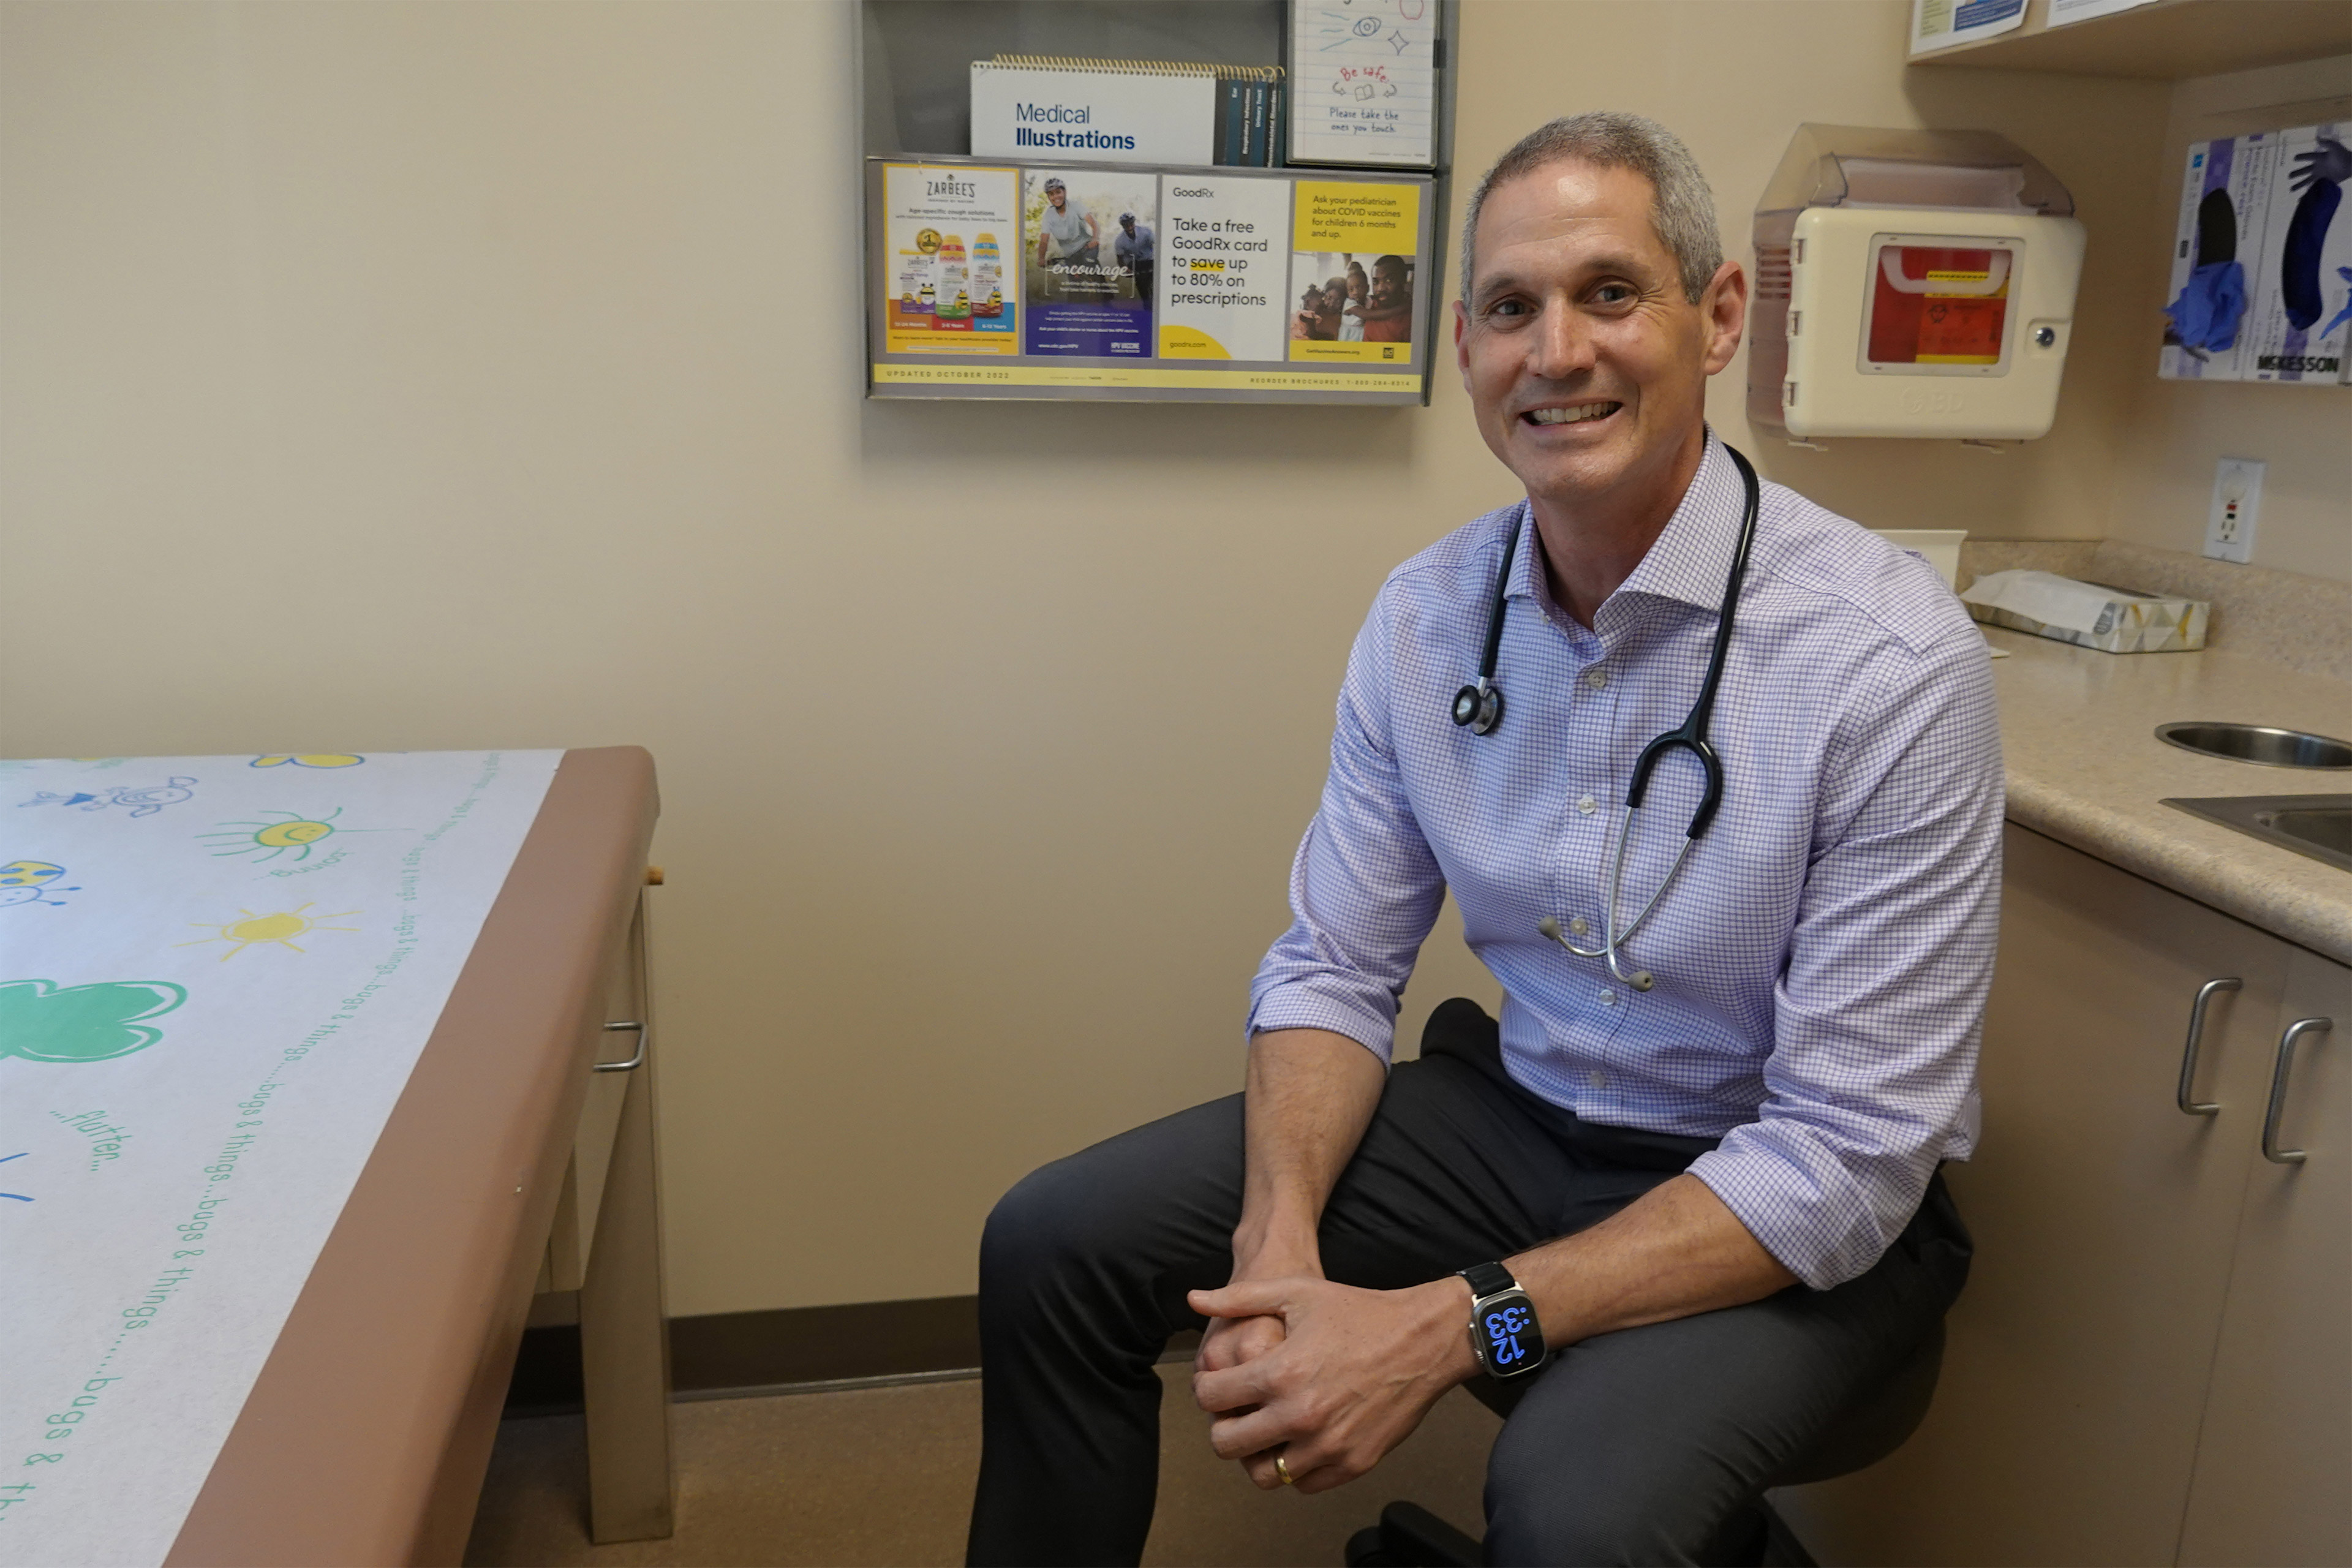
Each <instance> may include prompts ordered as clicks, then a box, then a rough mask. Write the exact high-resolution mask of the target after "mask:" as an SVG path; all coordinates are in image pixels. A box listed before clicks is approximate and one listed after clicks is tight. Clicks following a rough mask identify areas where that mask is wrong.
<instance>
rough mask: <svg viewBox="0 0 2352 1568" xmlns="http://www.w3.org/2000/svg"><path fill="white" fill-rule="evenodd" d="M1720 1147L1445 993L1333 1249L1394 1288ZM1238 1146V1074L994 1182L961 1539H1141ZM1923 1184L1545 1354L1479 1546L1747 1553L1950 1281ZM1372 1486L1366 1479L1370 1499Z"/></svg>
mask: <svg viewBox="0 0 2352 1568" xmlns="http://www.w3.org/2000/svg"><path fill="white" fill-rule="evenodd" d="M1713 1146H1714V1144H1713V1142H1712V1141H1711V1140H1707V1139H1701V1138H1681V1137H1674V1136H1671V1135H1668V1134H1664V1133H1656V1132H1643V1131H1635V1130H1633V1129H1628V1128H1622V1127H1604V1126H1601V1125H1598V1124H1596V1123H1591V1122H1586V1121H1579V1120H1578V1119H1577V1118H1576V1117H1575V1116H1574V1115H1573V1114H1571V1113H1570V1112H1568V1111H1565V1110H1559V1108H1557V1107H1555V1106H1552V1105H1549V1104H1548V1103H1546V1102H1545V1101H1543V1100H1538V1099H1537V1098H1536V1097H1535V1096H1533V1095H1531V1094H1528V1092H1527V1091H1526V1090H1524V1089H1520V1088H1519V1087H1518V1086H1517V1085H1516V1084H1514V1083H1513V1082H1511V1080H1510V1079H1509V1078H1508V1077H1507V1076H1506V1075H1505V1073H1504V1071H1503V1068H1502V1061H1501V1056H1500V1050H1499V1047H1498V1043H1497V1040H1496V1026H1495V1023H1494V1021H1493V1020H1492V1019H1490V1018H1488V1017H1487V1016H1486V1014H1485V1013H1484V1012H1482V1011H1481V1010H1480V1009H1479V1008H1478V1007H1477V1006H1476V1005H1475V1004H1472V1003H1469V1002H1465V1001H1461V1000H1458V999H1457V1000H1455V1001H1453V1002H1448V1003H1446V1004H1445V1005H1444V1006H1442V1007H1440V1008H1439V1009H1438V1010H1437V1012H1436V1013H1435V1014H1434V1015H1433V1016H1432V1017H1431V1019H1430V1023H1429V1028H1428V1031H1427V1032H1426V1034H1424V1036H1423V1042H1422V1057H1421V1059H1420V1060H1419V1061H1415V1062H1405V1063H1400V1064H1399V1065H1398V1066H1397V1068H1395V1070H1394V1071H1392V1072H1391V1074H1390V1075H1389V1080H1388V1086H1387V1088H1386V1089H1385V1090H1384V1091H1383V1092H1382V1094H1381V1102H1380V1108H1379V1110H1378V1111H1377V1112H1376V1113H1375V1114H1374V1116H1373V1118H1372V1121H1371V1125H1370V1127H1369V1128H1368V1129H1367V1130H1366V1131H1365V1133H1364V1138H1363V1142H1361V1143H1360V1145H1359V1146H1358V1148H1357V1151H1356V1154H1355V1157H1354V1159H1353V1160H1351V1161H1350V1162H1349V1165H1348V1168H1347V1170H1346V1172H1345V1173H1342V1174H1341V1176H1340V1178H1339V1184H1338V1185H1337V1186H1336V1187H1335V1188H1334V1189H1333V1191H1332V1194H1331V1200H1330V1203H1329V1205H1328V1206H1327V1207H1326V1209H1325V1210H1324V1215H1323V1224H1322V1230H1321V1233H1320V1239H1321V1244H1322V1252H1323V1266H1324V1270H1325V1272H1326V1273H1327V1274H1328V1276H1329V1277H1330V1278H1331V1279H1336V1280H1339V1281H1342V1282H1344V1283H1347V1284H1350V1285H1358V1286H1363V1287H1367V1288H1370V1289H1398V1288H1401V1287H1403V1286H1407V1285H1418V1284H1421V1283H1423V1282H1424V1281H1426V1280H1430V1279H1436V1278H1439V1277H1440V1276H1443V1275H1445V1274H1448V1273H1451V1272H1453V1271H1454V1270H1455V1269H1458V1268H1465V1267H1467V1266H1468V1265H1470V1264H1473V1263H1479V1262H1485V1261H1486V1260H1488V1259H1491V1258H1503V1257H1507V1256H1508V1255H1510V1254H1512V1253H1515V1252H1521V1251H1524V1250H1526V1249H1527V1248H1528V1247H1533V1246H1536V1245H1538V1243H1541V1242H1545V1241H1549V1240H1550V1239H1552V1238H1553V1237H1560V1236H1567V1235H1570V1234H1572V1233H1574V1232H1576V1231H1580V1230H1582V1229H1584V1228H1585V1227H1586V1226H1591V1225H1593V1224H1595V1223H1597V1222H1598V1221H1600V1220H1602V1219H1605V1218H1607V1217H1608V1216H1609V1215H1612V1214H1614V1213H1616V1212H1617V1211H1618V1210H1619V1209H1621V1208H1622V1207H1624V1206H1625V1205H1627V1204H1630V1203H1632V1202H1633V1200H1634V1199H1635V1198H1637V1197H1640V1196H1641V1195H1642V1194H1643V1193H1646V1192H1648V1191H1649V1190H1650V1189H1651V1188H1652V1187H1654V1186H1656V1185H1657V1184H1659V1183H1661V1182H1664V1181H1665V1180H1667V1179H1668V1178H1669V1177H1671V1176H1673V1175H1675V1174H1676V1173H1679V1172H1681V1171H1682V1170H1683V1169H1685V1167H1686V1166H1688V1165H1689V1163H1691V1162H1692V1161H1693V1160H1695V1159H1696V1158H1697V1157H1698V1156H1699V1155H1700V1154H1701V1153H1702V1152H1706V1150H1707V1149H1710V1148H1712V1147H1713ZM1242 1166H1243V1142H1242V1097H1241V1096H1239V1095H1234V1096H1232V1097H1231V1098H1228V1099H1225V1100H1213V1101H1212V1102H1210V1103H1209V1104H1207V1105H1202V1106H1196V1107H1194V1108H1193V1109H1192V1110H1186V1111H1181V1112H1179V1113H1178V1114H1176V1115H1174V1116H1171V1117H1168V1118H1166V1119H1164V1120H1162V1121H1155V1122H1151V1123H1150V1124H1149V1125H1147V1126H1143V1127H1139V1128H1137V1129H1136V1130H1135V1131H1131V1132H1127V1133H1122V1134H1121V1135H1120V1136H1118V1137H1117V1138H1113V1139H1110V1140H1109V1141H1108V1142H1102V1143H1098V1144H1097V1145H1095V1146H1094V1147H1093V1148H1091V1149H1087V1150H1085V1151H1083V1152H1079V1153H1076V1154H1073V1155H1071V1156H1070V1157H1069V1158H1068V1159H1066V1160H1059V1161H1056V1162H1055V1163H1053V1164H1050V1165H1047V1166H1045V1168H1043V1169H1042V1170H1039V1171H1036V1172H1034V1173H1032V1174H1030V1175H1029V1176H1028V1177H1026V1178H1024V1180H1023V1181H1022V1182H1021V1183H1020V1184H1018V1185H1017V1186H1015V1187H1014V1188H1013V1190H1012V1191H1011V1192H1010V1193H1008V1194H1005V1196H1004V1197H1003V1200H1002V1201H1000V1202H999V1203H998V1204H997V1205H996V1209H995V1212H994V1213H993V1214H992V1215H990V1216H989V1221H988V1227H987V1230H986V1233H985V1235H984V1236H983V1237H982V1242H981V1282H980V1322H981V1347H982V1351H981V1353H982V1427H983V1446H982V1458H981V1470H980V1485H979V1490H978V1495H977V1497H976V1498H975V1500H974V1501H973V1505H972V1519H971V1542H970V1548H969V1553H970V1561H971V1563H974V1564H1013V1563H1022V1564H1033V1565H1042V1564H1061V1563H1133V1562H1135V1561H1137V1560H1138V1558H1139V1557H1140V1555H1141V1554H1142V1551H1143V1543H1144V1537H1145V1536H1146V1534H1147V1533H1148V1532H1149V1531H1150V1527H1151V1510H1152V1502H1153V1498H1154V1494H1155V1492H1156V1490H1157V1487H1158V1480H1159V1466H1160V1422H1159V1409H1160V1379H1159V1377H1158V1375H1157V1374H1156V1373H1154V1372H1153V1371H1152V1367H1153V1363H1155V1362H1156V1361H1157V1359H1158V1357H1159V1355H1160V1351H1161V1350H1162V1348H1163V1347H1164V1346H1165V1345H1166V1344H1167V1342H1168V1339H1169V1336H1170V1335H1171V1334H1172V1333H1174V1332H1175V1331H1177V1330H1180V1329H1185V1328H1199V1327H1201V1326H1202V1319H1201V1318H1200V1317H1199V1316H1197V1315H1196V1314H1194V1313H1193V1312H1192V1310H1190V1309H1189V1308H1187V1307H1186V1306H1185V1304H1184V1293H1185V1292H1186V1291H1187V1290H1192V1289H1213V1288H1215V1287H1217V1286H1220V1285H1223V1284H1224V1283H1225V1282H1226V1280H1227V1279H1228V1278H1229V1277H1230V1275H1231V1273H1232V1269H1233V1255H1232V1238H1233V1230H1234V1225H1235V1224H1236V1223H1237V1222H1238V1221H1239V1219H1240V1215H1241V1205H1242ZM1941 1189H1942V1184H1941V1182H1940V1181H1938V1182H1937V1184H1935V1186H1934V1188H1932V1189H1931V1191H1930V1201H1929V1202H1927V1204H1925V1205H1922V1207H1921V1210H1920V1213H1919V1215H1917V1216H1916V1217H1915V1218H1914V1219H1913V1220H1912V1222H1911V1224H1910V1226H1909V1227H1908V1228H1907V1229H1906V1230H1905V1232H1904V1233H1903V1235H1902V1237H1900V1238H1899V1239H1898V1240H1897V1241H1896V1242H1895V1245H1894V1246H1893V1247H1890V1248H1888V1249H1887V1252H1886V1255H1885V1258H1882V1259H1881V1260H1880V1262H1879V1263H1878V1264H1877V1265H1876V1266H1875V1267H1874V1268H1872V1269H1871V1270H1870V1271H1869V1272H1868V1273H1866V1274H1864V1275H1863V1276H1862V1277H1861V1278H1860V1279H1853V1280H1850V1281H1848V1282H1847V1283H1845V1284H1843V1285H1841V1286H1839V1287H1838V1288H1836V1289H1833V1290H1825V1291H1816V1290H1810V1289H1805V1288H1804V1287H1802V1286H1795V1287H1791V1288H1790V1289H1787V1290H1783V1291H1781V1292H1780V1294H1778V1295H1776V1296H1772V1297H1769V1298H1767V1299H1766V1300H1761V1301H1755V1302H1750V1303H1749V1304H1748V1305H1747V1306H1744V1307H1735V1308H1731V1309H1728V1310H1724V1311H1719V1312H1706V1313H1702V1314H1700V1315H1698V1316H1696V1317H1691V1318H1683V1319H1679V1320H1676V1321H1674V1322H1669V1323H1654V1324H1650V1325H1648V1326H1646V1327H1643V1328H1638V1329H1626V1330H1622V1331H1619V1332H1616V1333H1611V1334H1601V1335H1596V1336H1594V1337H1593V1338H1591V1339H1589V1340H1585V1341H1582V1342H1580V1343H1577V1344H1574V1345H1570V1346H1568V1347H1567V1348H1566V1349H1564V1350H1562V1351H1560V1352H1559V1353H1558V1354H1557V1355H1555V1356H1554V1358H1553V1359H1552V1360H1551V1362H1550V1363H1549V1364H1548V1365H1546V1366H1545V1368H1544V1369H1543V1370H1542V1371H1541V1372H1539V1373H1535V1374H1534V1384H1533V1386H1532V1388H1530V1389H1529V1390H1528V1393H1527V1394H1526V1395H1525V1397H1524V1398H1522V1399H1521V1400H1520V1402H1519V1404H1518V1405H1517V1408H1516V1409H1515V1410H1514V1411H1513V1412H1512V1414H1511V1415H1510V1418H1509V1419H1508V1421H1507V1422H1506V1423H1505V1425H1504V1427H1503V1430H1502V1434H1501V1436H1499V1437H1497V1438H1496V1443H1495V1448H1494V1453H1493V1456H1492V1457H1491V1458H1490V1459H1489V1460H1488V1463H1487V1470H1486V1553H1487V1561H1488V1562H1490V1563H1576V1564H1583V1563H1710V1562H1735V1561H1738V1560H1739V1559H1740V1558H1741V1556H1742V1555H1743V1554H1745V1553H1746V1552H1748V1551H1750V1550H1752V1549H1753V1544H1754V1543H1753V1542H1751V1541H1749V1540H1748V1539H1746V1536H1747V1535H1748V1533H1749V1532H1750V1531H1751V1530H1752V1527H1753V1521H1754V1520H1755V1519H1756V1515H1755V1512H1754V1502H1755V1500H1756V1498H1757V1497H1758V1496H1759V1493H1760V1491H1761V1489H1763V1487H1764V1486H1765V1485H1766V1484H1768V1483H1769V1481H1770V1479H1772V1478H1773V1477H1774V1476H1776V1475H1779V1474H1781V1473H1783V1472H1785V1471H1786V1470H1787V1469H1788V1468H1790V1466H1791V1465H1792V1464H1794V1463H1795V1462H1797V1461H1798V1460H1800V1459H1801V1458H1802V1456H1803V1455H1804V1454H1805V1453H1806V1452H1807V1450H1808V1449H1809V1448H1810V1447H1811V1446H1812V1444H1813V1442H1814V1441H1815V1439H1816V1438H1817V1437H1818V1436H1820V1435H1821V1434H1822V1431H1823V1430H1824V1429H1825V1428H1826V1427H1828V1426H1830V1425H1831V1423H1832V1420H1833V1418H1834V1417H1835V1416H1836V1415H1837V1414H1838V1413H1839V1412H1840V1411H1841V1410H1843V1409H1844V1408H1845V1407H1846V1406H1847V1405H1849V1404H1850V1403H1851V1402H1852V1401H1853V1399H1854V1398H1855V1397H1856V1396H1857V1395H1858V1394H1861V1393H1863V1392H1864V1390H1866V1389H1867V1388H1869V1387H1870V1386H1871V1384H1873V1383H1874V1382H1875V1381H1876V1380H1878V1379H1880V1378H1883V1377H1884V1376H1885V1374H1886V1373H1888V1372H1889V1371H1891V1370H1892V1369H1893V1368H1895V1366H1897V1365H1898V1364H1900V1363H1901V1362H1902V1361H1903V1359H1904V1358H1905V1357H1906V1355H1907V1354H1908V1353H1909V1352H1911V1351H1912V1350H1913V1349H1915V1348H1916V1346H1917V1345H1918V1344H1919V1343H1920V1342H1921V1341H1922V1339H1923V1338H1924V1337H1925V1336H1926V1335H1927V1333H1928V1332H1930V1331H1932V1330H1933V1328H1934V1327H1935V1325H1936V1324H1937V1322H1938V1321H1940V1320H1941V1319H1942V1316H1943V1313H1944V1310H1945V1309H1946V1308H1947V1307H1948V1306H1949V1305H1950V1304H1951V1302H1952V1301H1953V1300H1954V1299H1955V1298H1956V1297H1958V1294H1959V1290H1960V1287H1961V1285H1962V1283H1963V1282H1964V1281H1965V1280H1966V1279H1967V1275H1968V1263H1969V1241H1968V1235H1967V1232H1966V1230H1965V1229H1964V1228H1963V1227H1962V1226H1960V1224H1959V1219H1958V1215H1957V1214H1956V1213H1955V1212H1954V1211H1953V1210H1952V1208H1951V1205H1950V1201H1949V1199H1948V1197H1947V1196H1946V1195H1945V1194H1943V1192H1942V1190H1941ZM1373 1474H1374V1476H1375V1477H1377V1475H1378V1474H1379V1472H1378V1471H1375V1472H1373ZM1361 1484H1362V1483H1359V1485H1361ZM1377 1484H1378V1483H1377V1481H1374V1482H1373V1485H1374V1486H1377ZM1384 1500H1386V1499H1385V1498H1384V1497H1383V1498H1374V1497H1371V1496H1369V1495H1368V1496H1367V1498H1366V1500H1365V1503H1366V1506H1365V1510H1364V1511H1365V1518H1366V1521H1367V1522H1369V1521H1370V1518H1371V1516H1372V1515H1373V1513H1375V1512H1376V1511H1377V1510H1378V1506H1379V1503H1380V1502H1381V1501H1384ZM1748 1560H1749V1561H1753V1559H1752V1558H1749V1559H1748Z"/></svg>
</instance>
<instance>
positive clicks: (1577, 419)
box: [1519, 399, 1625, 425]
mask: <svg viewBox="0 0 2352 1568" xmlns="http://www.w3.org/2000/svg"><path fill="white" fill-rule="evenodd" d="M1624 406H1625V405H1623V404H1622V403H1616V402H1612V401H1609V400H1607V399H1602V400H1601V401H1598V402H1593V403H1567V404H1559V405H1548V406H1546V407H1542V408H1530V409H1528V411H1527V412H1526V413H1524V414H1522V415H1520V416H1519V418H1520V419H1521V420H1522V421H1523V422H1525V423H1527V424H1529V425H1586V424H1591V423H1593V422H1595V421H1598V420H1601V419H1606V418H1608V417H1609V416H1611V415H1612V414H1614V413H1616V412H1617V411H1618V410H1619V409H1621V408H1622V407H1624Z"/></svg>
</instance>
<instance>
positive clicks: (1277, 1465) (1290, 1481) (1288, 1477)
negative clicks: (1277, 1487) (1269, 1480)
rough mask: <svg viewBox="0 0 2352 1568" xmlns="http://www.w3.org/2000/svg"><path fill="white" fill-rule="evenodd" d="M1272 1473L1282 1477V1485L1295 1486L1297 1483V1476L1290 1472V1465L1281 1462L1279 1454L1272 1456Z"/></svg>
mask: <svg viewBox="0 0 2352 1568" xmlns="http://www.w3.org/2000/svg"><path fill="white" fill-rule="evenodd" d="M1274 1473H1275V1474H1276V1475H1277V1476H1280V1477H1281V1478H1282V1484H1283V1485H1284V1486H1286V1487H1295V1486H1297V1484H1298V1478H1297V1476H1294V1475H1292V1474H1291V1473H1290V1467H1289V1466H1288V1465H1286V1464H1284V1463H1283V1462H1282V1456H1281V1455H1280V1454H1276V1456H1275V1457H1274Z"/></svg>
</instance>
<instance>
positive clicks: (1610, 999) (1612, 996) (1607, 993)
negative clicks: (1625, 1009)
mask: <svg viewBox="0 0 2352 1568" xmlns="http://www.w3.org/2000/svg"><path fill="white" fill-rule="evenodd" d="M1601 1005H1602V1006H1603V1007H1614V1006H1615V1005H1617V993H1615V992H1614V991H1611V990H1607V989H1603V990H1602V991H1601ZM1593 1076H1594V1077H1596V1078H1597V1077H1599V1076H1600V1075H1599V1074H1598V1073H1596V1074H1594V1075H1593Z"/></svg>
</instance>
